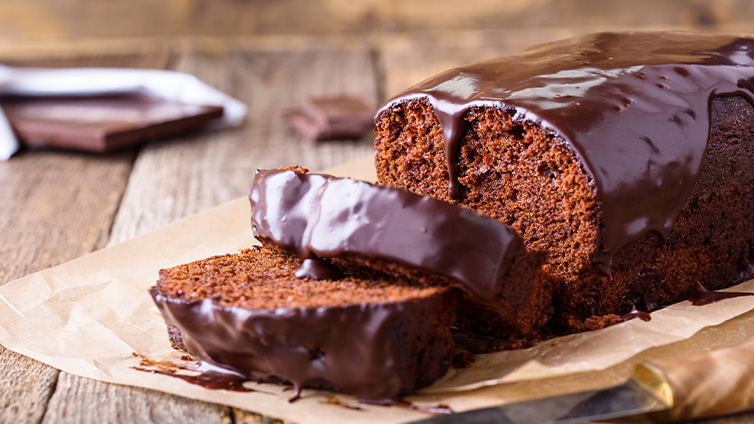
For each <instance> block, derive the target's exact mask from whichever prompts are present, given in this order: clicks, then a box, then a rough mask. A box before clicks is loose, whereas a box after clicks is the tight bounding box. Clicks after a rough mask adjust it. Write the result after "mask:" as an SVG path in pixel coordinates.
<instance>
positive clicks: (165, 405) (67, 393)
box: [42, 373, 232, 424]
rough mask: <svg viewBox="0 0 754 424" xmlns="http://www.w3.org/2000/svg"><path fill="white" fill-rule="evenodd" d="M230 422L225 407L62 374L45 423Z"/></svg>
mask: <svg viewBox="0 0 754 424" xmlns="http://www.w3.org/2000/svg"><path fill="white" fill-rule="evenodd" d="M117 422H121V423H181V424H182V423H192V422H194V423H207V424H212V423H218V424H230V423H231V422H232V421H231V419H230V413H229V409H228V408H227V407H224V406H220V405H214V404H210V403H206V402H199V401H195V400H190V399H185V398H181V397H177V396H172V395H168V394H165V393H161V392H156V391H153V390H145V389H140V388H135V387H124V386H117V385H114V384H107V383H101V382H98V381H94V380H89V379H84V378H80V377H75V376H72V375H70V374H67V373H60V377H59V379H58V384H57V388H56V390H55V394H54V395H53V396H52V398H51V399H50V403H49V405H48V407H47V411H46V413H45V415H44V419H43V420H42V423H51V424H52V423H55V424H57V423H76V424H79V423H117Z"/></svg>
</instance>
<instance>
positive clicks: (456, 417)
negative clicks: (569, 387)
mask: <svg viewBox="0 0 754 424" xmlns="http://www.w3.org/2000/svg"><path fill="white" fill-rule="evenodd" d="M669 407H670V405H668V404H667V403H666V402H665V401H664V400H663V399H661V398H659V397H657V396H656V395H655V394H653V393H652V392H650V391H648V390H646V389H645V388H644V387H642V386H641V385H640V384H637V383H636V382H635V381H634V380H628V381H626V382H625V383H623V384H621V385H619V386H615V387H610V388H608V389H603V390H590V391H585V392H579V393H569V394H565V395H560V396H552V397H548V398H543V399H534V400H529V401H524V402H517V403H511V404H508V405H502V406H495V407H491V408H484V409H476V410H473V411H467V412H461V413H458V414H453V415H438V416H436V417H432V418H429V419H426V420H423V421H417V422H416V424H419V423H422V424H446V423H455V424H574V423H583V422H592V421H601V420H608V419H615V418H621V417H628V416H635V415H641V414H647V413H652V412H658V411H663V410H666V409H668V408H669Z"/></svg>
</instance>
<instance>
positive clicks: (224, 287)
mask: <svg viewBox="0 0 754 424" xmlns="http://www.w3.org/2000/svg"><path fill="white" fill-rule="evenodd" d="M300 265H301V261H300V260H299V259H298V258H296V257H295V256H294V255H291V254H289V253H286V252H283V251H280V250H278V249H271V248H265V247H259V246H257V247H253V248H251V249H247V250H243V251H241V252H240V253H238V254H233V255H230V254H229V255H222V256H214V257H211V258H207V259H203V260H199V261H196V262H191V263H188V264H184V265H179V266H176V267H172V268H168V269H163V270H161V271H160V276H159V280H158V281H157V284H156V285H155V286H154V287H152V288H151V290H150V294H151V295H152V297H153V299H154V301H155V303H156V304H157V306H158V308H159V310H160V312H161V313H162V315H163V318H164V319H165V322H166V323H167V324H168V326H169V328H170V329H171V330H170V337H171V341H172V342H173V344H174V345H175V346H179V347H182V348H185V350H187V351H188V352H189V353H191V354H192V355H194V356H195V357H196V358H198V359H200V360H201V361H205V362H208V363H210V364H213V365H216V366H219V367H222V368H226V369H229V370H231V371H234V372H238V373H241V374H243V375H245V376H247V377H248V378H249V379H252V380H260V381H265V380H269V379H273V380H275V379H277V380H278V381H279V379H282V380H285V381H288V382H290V383H292V384H293V385H294V386H295V388H296V389H297V391H300V390H301V388H302V387H316V388H326V389H335V390H340V391H344V392H347V393H351V394H354V395H356V396H358V397H360V398H362V399H370V400H381V399H396V398H398V397H399V396H401V395H404V394H408V393H411V392H413V391H415V390H417V389H419V388H421V387H424V386H426V385H428V384H430V383H432V382H433V381H435V380H436V379H438V378H439V377H441V376H442V375H444V374H445V372H446V371H447V369H448V367H449V365H450V362H451V359H452V353H453V341H452V339H451V334H450V328H451V324H452V323H453V321H454V311H455V308H456V305H455V304H456V299H457V294H458V293H457V292H455V291H454V290H453V289H449V288H446V287H426V286H414V285H409V284H407V283H406V282H405V281H404V280H400V279H395V278H391V277H389V276H386V275H384V274H380V273H377V272H374V271H371V272H370V271H369V270H365V269H361V270H359V271H358V272H356V271H353V270H351V271H346V274H345V275H344V276H343V278H340V279H338V280H329V279H323V280H314V279H309V278H304V279H299V278H297V277H295V276H294V273H295V271H296V269H297V268H299V267H300ZM176 329H177V330H176Z"/></svg>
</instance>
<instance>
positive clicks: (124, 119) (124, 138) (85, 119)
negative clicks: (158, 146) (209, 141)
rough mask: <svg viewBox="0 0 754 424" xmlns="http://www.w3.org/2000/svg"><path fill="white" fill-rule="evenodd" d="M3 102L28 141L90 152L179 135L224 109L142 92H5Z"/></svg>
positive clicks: (13, 123)
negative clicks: (81, 94)
mask: <svg viewBox="0 0 754 424" xmlns="http://www.w3.org/2000/svg"><path fill="white" fill-rule="evenodd" d="M0 106H2V108H3V111H4V112H5V113H6V115H7V117H8V120H9V121H10V123H11V126H12V127H13V129H14V131H15V132H16V135H17V137H18V138H19V140H20V141H21V143H22V144H24V145H26V146H30V147H55V148H61V149H71V150H83V151H89V152H109V151H112V150H116V149H119V148H122V147H126V146H131V145H135V144H138V143H141V142H143V141H146V140H151V139H156V138H162V137H168V136H172V135H176V134H179V133H183V132H186V131H189V130H192V129H196V128H198V127H200V126H202V125H204V124H206V123H207V122H209V121H211V120H213V119H216V118H220V117H222V115H223V108H222V107H219V106H205V105H189V104H184V103H176V102H168V101H164V100H160V99H154V98H148V97H145V96H136V95H119V96H102V97H55V98H53V97H13V98H3V99H2V100H1V101H0Z"/></svg>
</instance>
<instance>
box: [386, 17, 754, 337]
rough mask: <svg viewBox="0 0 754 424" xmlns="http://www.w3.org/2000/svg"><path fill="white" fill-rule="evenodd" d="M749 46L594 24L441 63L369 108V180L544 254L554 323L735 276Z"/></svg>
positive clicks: (753, 214)
mask: <svg viewBox="0 0 754 424" xmlns="http://www.w3.org/2000/svg"><path fill="white" fill-rule="evenodd" d="M752 51H754V39H752V38H746V37H738V36H729V35H709V34H693V33H673V32H671V33H667V32H660V33H601V34H591V35H587V36H582V37H578V38H574V39H569V40H563V41H558V42H554V43H548V44H543V45H540V46H536V47H533V48H531V49H528V50H526V51H524V52H521V53H519V54H516V55H512V56H508V57H502V58H498V59H494V60H490V61H486V62H480V63H476V64H472V65H468V66H464V67H461V68H456V69H451V70H449V71H447V72H444V73H442V74H439V75H437V76H435V77H433V78H430V79H428V80H426V81H424V82H422V83H419V84H418V85H416V86H414V87H411V88H409V89H407V90H406V91H405V92H403V93H400V94H399V95H397V96H396V97H394V98H393V99H391V100H389V101H388V102H387V103H386V104H385V105H383V107H382V108H381V110H380V112H378V116H377V120H376V125H377V128H376V132H377V138H376V141H375V150H376V165H377V175H378V181H379V182H380V183H381V184H385V185H390V186H395V187H401V188H405V189H407V190H410V191H413V192H415V193H418V194H421V195H428V196H433V197H436V198H439V199H443V200H447V201H451V202H455V203H457V204H459V205H463V206H466V207H469V208H472V209H474V210H476V211H478V212H480V213H483V214H486V215H488V216H490V217H492V218H496V219H499V220H500V221H502V222H504V223H506V224H508V225H510V226H511V227H513V228H515V229H516V230H517V231H518V232H519V233H520V234H521V236H522V238H523V240H524V242H525V244H526V245H527V246H528V247H529V248H533V249H541V250H544V251H546V252H547V253H548V260H547V262H546V264H545V266H544V267H545V270H546V272H548V273H549V274H550V275H551V276H552V277H553V278H557V279H562V280H563V284H560V285H556V286H555V288H556V292H555V293H554V299H555V316H556V317H555V318H554V319H553V320H552V323H553V324H554V325H556V326H557V327H559V328H561V329H562V330H564V331H573V330H586V329H593V328H599V327H601V326H604V325H606V324H610V323H613V322H616V321H617V320H619V317H620V315H622V314H624V313H627V312H629V311H630V310H631V308H632V307H633V306H636V307H637V308H639V309H641V310H644V311H651V310H654V309H656V308H658V307H659V306H660V305H663V304H668V303H672V302H676V301H680V300H683V298H684V296H685V293H687V292H688V291H689V289H692V288H693V287H695V286H696V284H697V282H701V283H702V284H704V286H705V287H706V288H707V289H711V290H715V289H720V288H723V287H727V286H730V285H733V284H736V283H738V282H740V281H743V280H745V279H747V278H750V277H751V276H752V275H754V266H753V265H752V257H753V254H752V251H753V250H752V247H753V246H754V208H753V206H754V108H752V100H753V99H754V93H753V92H752V89H753V87H754V55H752V53H751V52H752Z"/></svg>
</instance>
